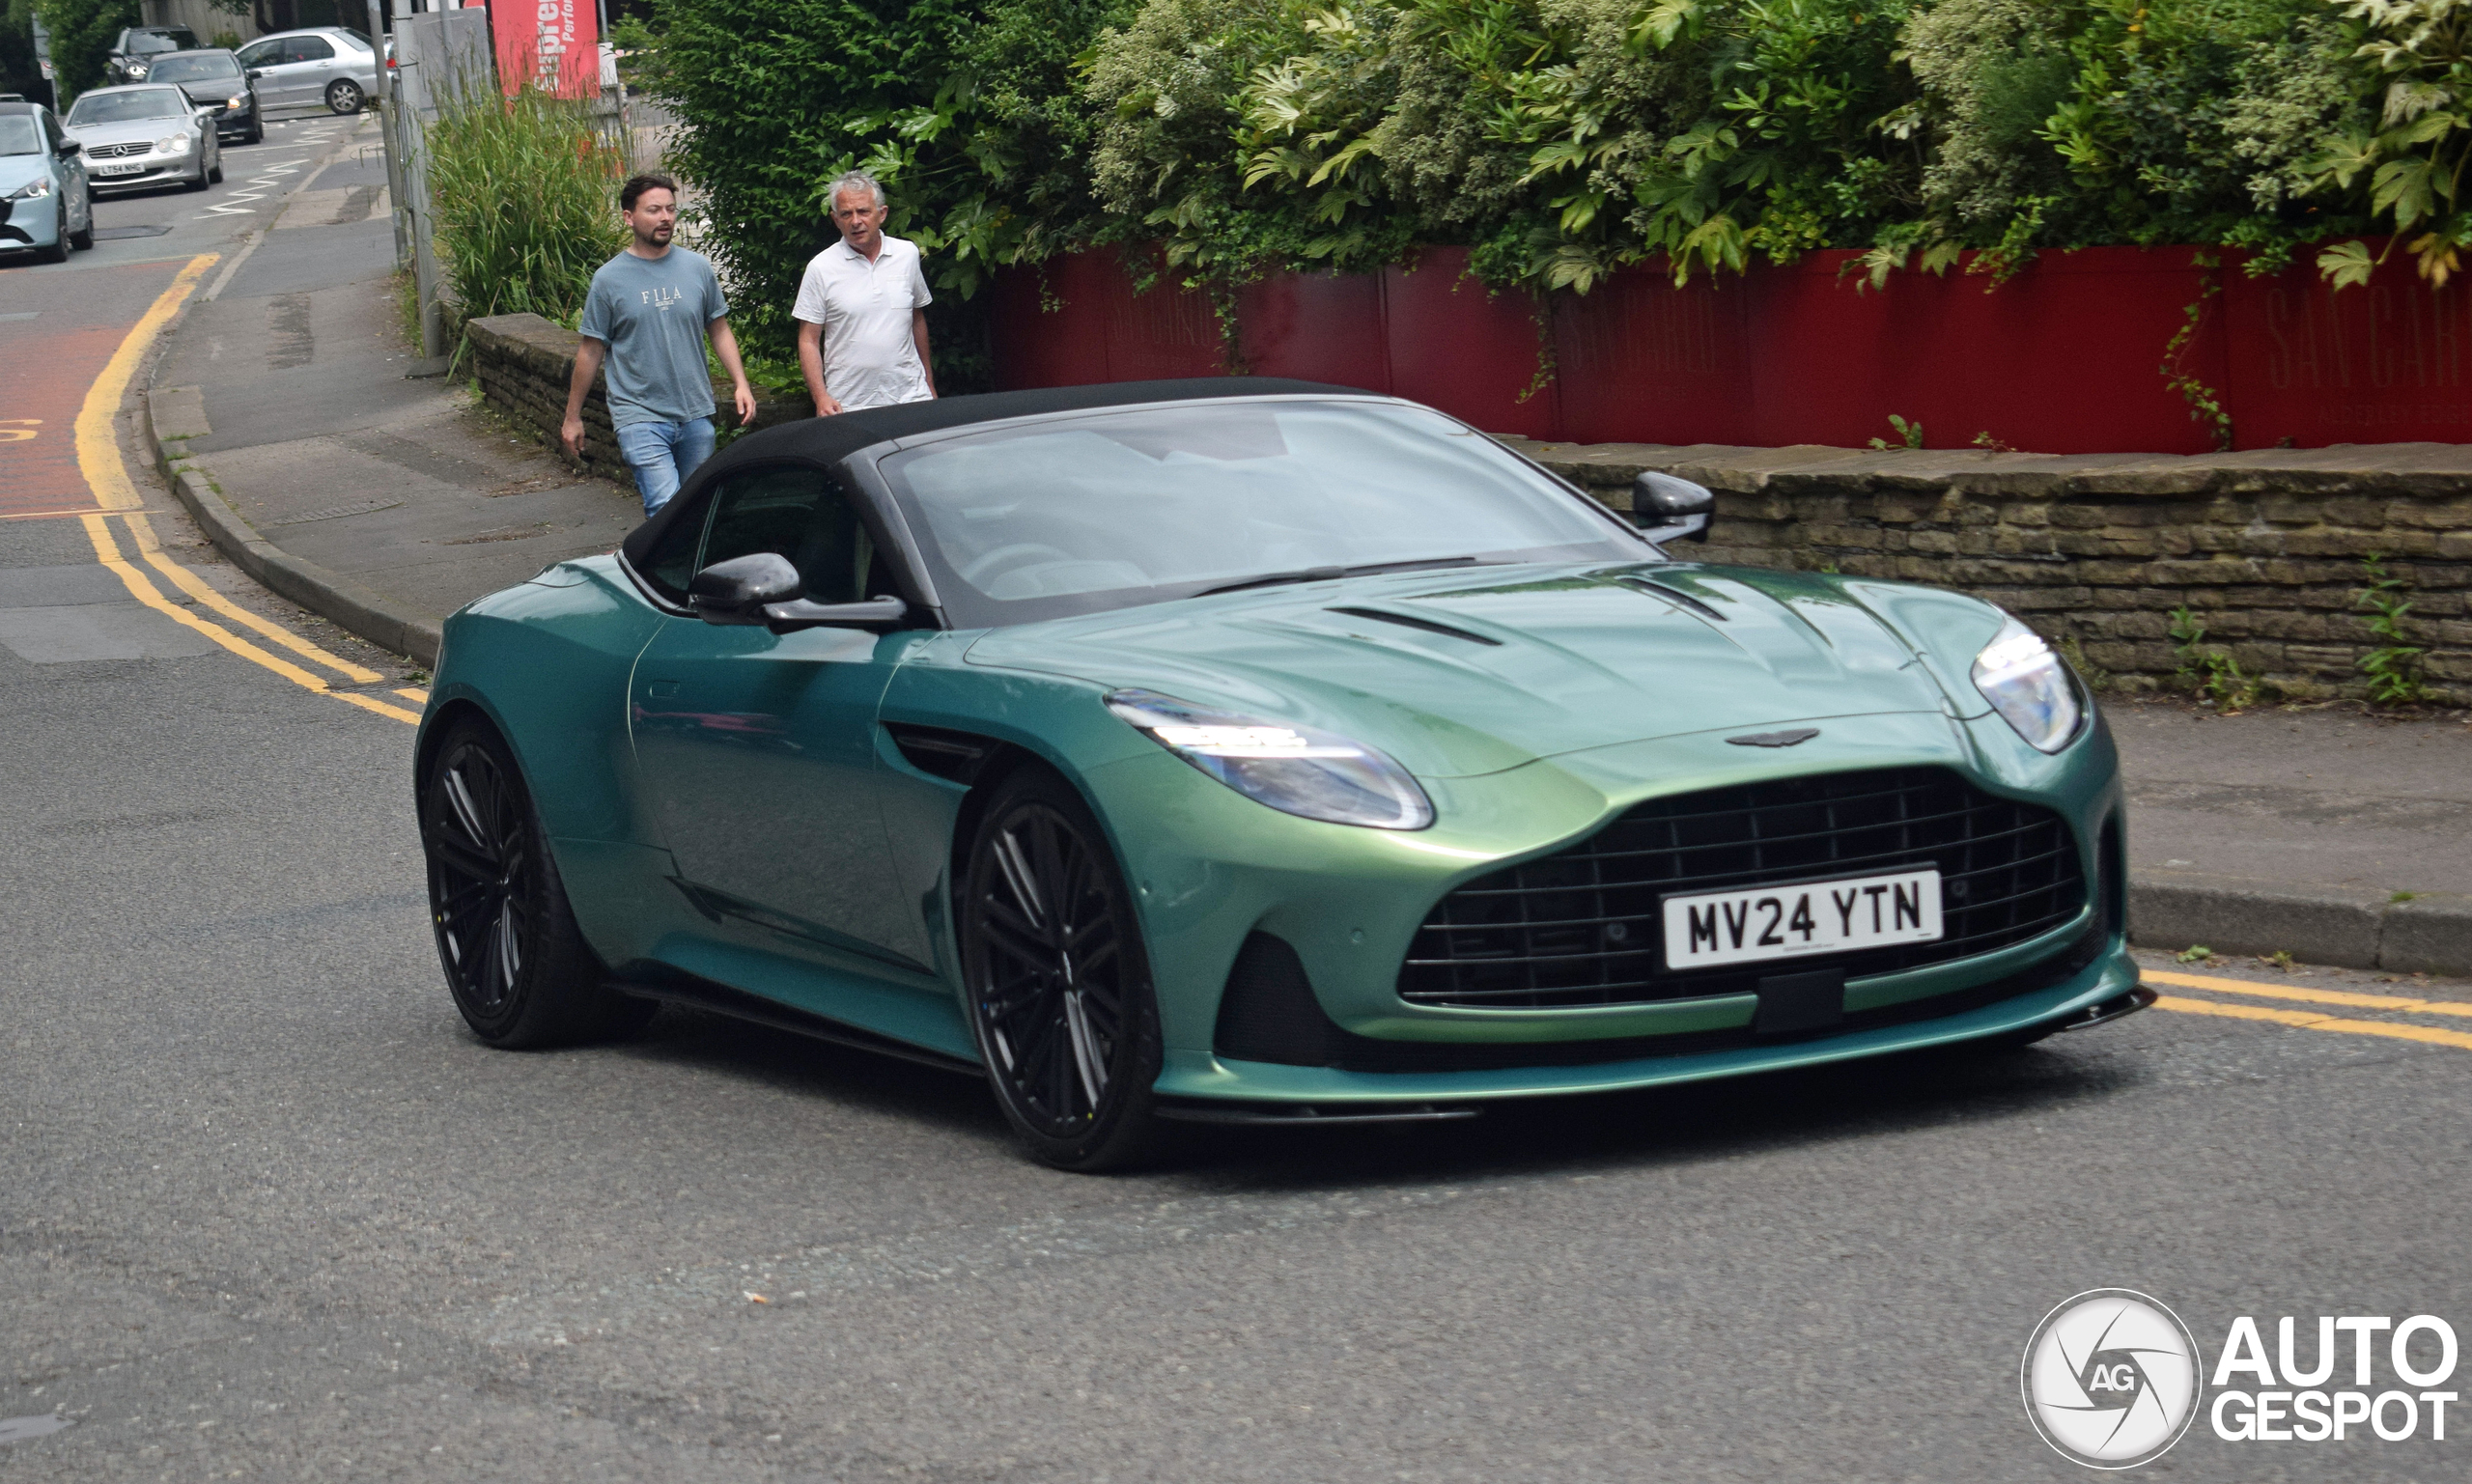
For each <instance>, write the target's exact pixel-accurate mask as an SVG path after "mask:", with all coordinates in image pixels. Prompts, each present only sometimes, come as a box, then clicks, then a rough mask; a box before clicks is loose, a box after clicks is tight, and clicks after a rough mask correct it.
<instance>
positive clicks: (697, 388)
mask: <svg viewBox="0 0 2472 1484" xmlns="http://www.w3.org/2000/svg"><path fill="white" fill-rule="evenodd" d="M618 209H619V210H620V211H622V212H623V213H625V215H626V218H627V229H628V230H629V231H630V232H632V233H633V234H634V236H635V239H634V240H633V241H632V242H630V243H628V244H627V250H626V251H625V252H622V253H620V254H619V255H618V256H617V257H615V258H612V259H610V260H609V261H608V262H606V263H604V264H603V265H602V266H601V267H600V269H599V271H597V272H595V273H594V274H593V275H592V292H591V293H590V294H586V295H585V296H584V301H583V321H582V322H581V323H580V324H578V325H577V326H576V328H577V329H578V330H579V331H580V332H581V333H582V335H583V344H582V346H580V347H579V348H577V350H576V373H575V377H574V379H573V380H572V381H571V382H570V383H569V385H568V387H567V416H566V421H565V422H564V423H563V424H562V425H561V426H560V427H559V429H558V440H559V441H560V442H562V443H564V444H565V445H566V447H567V452H568V453H569V454H571V455H574V456H575V457H576V458H578V459H580V458H582V457H583V402H584V398H586V397H587V396H590V395H591V393H592V380H593V378H594V377H596V376H598V375H600V373H601V369H602V364H603V362H604V360H605V361H606V362H607V363H608V367H609V422H610V426H612V427H613V428H615V429H617V431H618V451H619V452H620V453H622V454H624V455H626V456H627V467H628V468H630V469H632V471H633V472H634V475H635V489H636V490H637V492H639V493H641V494H642V495H643V497H644V514H645V515H647V516H649V515H651V514H652V513H653V512H655V511H657V510H659V509H660V508H661V507H662V506H663V505H666V504H668V503H669V497H670V496H671V495H673V494H676V493H677V492H678V487H679V485H680V484H681V483H682V482H683V481H684V480H686V478H687V477H688V475H690V474H692V473H694V472H695V466H696V465H697V464H700V463H702V462H704V461H705V460H707V459H709V458H711V457H712V456H713V379H712V377H711V375H710V373H708V372H707V371H706V369H705V366H704V344H705V342H706V341H708V340H709V341H711V342H712V346H713V353H714V354H715V355H716V356H717V357H719V359H720V362H721V368H722V369H723V370H725V371H727V372H728V373H729V374H730V389H731V391H732V393H733V396H734V400H735V401H736V402H737V404H738V420H739V422H740V423H741V424H742V425H744V424H745V423H750V422H753V421H754V420H755V393H753V392H752V391H749V390H748V389H747V385H746V368H745V367H744V366H742V365H740V364H739V358H738V337H737V336H735V335H732V334H731V333H730V322H729V319H728V315H729V312H730V304H729V300H728V299H726V298H724V297H722V296H721V284H720V280H719V279H717V278H715V277H714V276H713V264H712V260H711V259H709V258H706V257H705V256H704V255H703V254H702V253H699V252H694V251H691V250H689V249H688V248H684V247H673V246H671V245H670V241H669V239H670V238H671V236H672V235H673V234H675V233H676V231H677V230H678V182H675V181H673V180H671V179H670V178H669V177H667V176H665V175H639V176H636V177H634V178H632V180H630V181H628V182H627V183H626V184H625V185H624V186H622V187H620V189H619V191H618Z"/></svg>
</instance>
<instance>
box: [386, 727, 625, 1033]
mask: <svg viewBox="0 0 2472 1484" xmlns="http://www.w3.org/2000/svg"><path fill="white" fill-rule="evenodd" d="M420 805H421V848H422V850H423V852H424V853H425V854H427V855H428V857H429V900H430V922H431V925H432V927H433V928H434V930H435V933H436V937H437V957H438V962H439V964H440V965H441V966H443V967H444V968H445V970H446V984H447V988H448V989H449V990H450V991H452V992H453V994H454V995H455V1008H456V1009H458V1010H460V1011H462V1012H463V1021H464V1023H466V1024H468V1025H470V1026H471V1027H472V1033H473V1034H474V1035H476V1036H479V1037H480V1038H481V1039H482V1040H484V1041H486V1042H488V1043H489V1044H490V1045H492V1046H495V1047H503V1048H507V1049H510V1050H514V1049H521V1048H530V1047H545V1046H558V1045H563V1044H566V1043H570V1042H576V1041H585V1040H593V1039H598V1038H603V1037H610V1036H623V1035H626V1034H629V1033H631V1032H632V1031H634V1030H635V1029H636V1028H638V1027H640V1026H641V1025H642V1024H643V1023H644V1022H646V1021H647V1020H650V1019H651V1018H652V1014H653V1010H654V1006H653V1005H652V1004H651V1003H650V1002H648V1001H645V1000H640V999H635V998H633V997H632V996H629V995H625V994H618V993H616V992H615V991H612V990H610V989H608V988H607V987H606V982H605V981H606V975H607V971H606V970H605V969H604V967H603V966H602V963H601V960H600V959H599V957H597V956H596V955H595V954H594V953H593V951H592V948H591V946H590V945H589V944H587V943H586V942H585V941H584V940H583V934H582V933H581V931H579V930H578V929H577V928H576V920H575V913H574V911H573V910H571V909H570V908H569V906H568V903H567V890H566V884H565V882H562V881H560V880H559V878H558V865H557V862H556V861H555V860H553V859H551V858H550V855H549V852H548V840H547V838H546V832H545V831H544V830H543V829H542V827H541V817H540V815H539V813H538V812H537V811H535V810H534V808H533V806H532V796H531V793H530V791H528V790H527V789H525V787H524V786H523V775H522V774H521V773H520V771H518V770H517V769H516V766H515V758H514V756H513V754H512V753H511V752H509V750H508V749H507V745H506V743H505V742H504V741H503V740H501V739H500V738H499V737H498V735H497V733H496V732H495V731H493V730H492V728H491V727H489V726H488V725H487V724H486V723H484V722H481V721H479V720H467V721H463V722H461V723H458V724H457V725H455V726H454V728H453V729H452V730H450V731H449V732H448V733H447V735H446V737H445V739H444V740H443V741H442V742H439V744H438V746H437V749H436V751H435V753H433V754H432V759H431V763H430V767H429V772H428V776H426V777H425V778H423V779H422V780H421V791H420Z"/></svg>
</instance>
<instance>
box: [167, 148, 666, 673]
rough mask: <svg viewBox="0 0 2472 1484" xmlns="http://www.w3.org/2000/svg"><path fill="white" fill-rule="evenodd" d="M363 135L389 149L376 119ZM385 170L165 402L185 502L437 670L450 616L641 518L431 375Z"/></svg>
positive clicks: (262, 247) (328, 181)
mask: <svg viewBox="0 0 2472 1484" xmlns="http://www.w3.org/2000/svg"><path fill="white" fill-rule="evenodd" d="M362 131H363V132H365V133H367V134H369V136H370V139H371V140H372V141H374V140H375V138H376V133H375V125H374V123H373V124H371V125H370V126H366V127H365V128H364V129H363V130H362ZM385 187H386V172H385V167H384V163H383V161H382V159H381V158H380V157H379V155H378V154H376V152H375V151H370V152H368V153H367V154H366V157H363V155H362V154H361V153H360V152H358V151H354V150H347V151H346V152H345V153H343V154H340V155H339V156H338V157H336V158H335V159H333V160H332V161H331V162H330V163H328V164H327V165H326V166H325V167H324V168H323V170H321V171H320V172H319V173H318V175H317V176H316V177H315V178H313V179H312V180H310V181H309V182H306V184H304V186H303V187H302V188H301V190H300V192H299V193H298V194H297V195H296V196H295V197H294V198H293V200H292V201H291V203H290V204H289V205H288V206H287V207H286V209H285V210H284V212H283V214H282V216H281V217H280V218H279V219H278V220H277V222H276V224H275V226H274V227H273V229H272V230H271V231H269V232H268V233H267V234H266V236H265V237H264V238H262V239H261V240H260V241H259V242H258V243H257V244H256V245H255V247H254V248H253V249H252V250H251V251H250V253H249V256H248V257H247V258H246V259H245V261H242V262H241V263H239V266H238V268H237V270H236V271H234V272H233V273H232V274H231V276H230V277H229V279H228V280H226V281H225V282H223V283H222V284H220V285H219V286H218V287H211V290H210V292H211V293H212V295H213V296H212V297H211V299H207V298H204V297H202V298H201V301H200V302H199V303H197V304H195V305H193V306H192V307H191V308H190V310H189V311H188V313H187V314H186V315H184V316H183V320H182V322H180V323H179V324H178V325H177V326H176V327H175V328H174V330H173V331H172V333H171V334H170V335H169V336H168V337H167V338H166V344H165V347H164V349H163V352H162V354H161V355H160V357H159V358H158V360H157V361H156V364H155V367H154V376H153V378H152V382H151V386H152V390H151V391H150V392H149V394H148V404H149V412H150V419H149V421H150V423H151V425H152V434H153V436H154V438H155V439H156V440H157V442H158V446H160V447H161V449H162V452H163V455H164V458H165V462H166V463H167V464H168V465H170V466H171V470H172V472H174V473H175V474H176V475H177V474H180V473H183V472H185V474H186V475H187V477H186V478H182V479H178V480H177V482H176V491H177V492H178V493H180V494H181V496H182V499H183V503H184V504H187V505H189V506H190V507H191V509H192V512H193V513H194V514H196V515H197V517H198V518H199V519H200V521H201V522H202V523H204V524H205V525H206V526H207V527H208V529H209V532H210V534H212V535H214V536H215V538H216V543H217V545H218V546H222V547H224V549H225V550H226V551H227V553H228V554H230V555H231V556H232V557H233V558H234V560H235V561H237V562H239V564H240V565H241V566H242V567H243V568H245V569H247V570H248V571H249V572H250V573H251V574H252V575H254V576H256V577H258V578H259V580H261V581H263V582H266V583H267V585H268V586H269V587H272V588H274V589H275V590H276V591H278V592H281V593H282V594H284V596H286V597H288V598H291V599H293V600H295V602H301V603H304V604H306V605H307V606H309V607H311V608H314V609H317V610H318V611H320V612H323V613H325V614H326V615H327V616H328V617H330V618H333V619H335V620H336V621H337V622H339V623H342V624H343V625H345V627H347V628H351V629H352V630H355V631H356V632H359V633H360V634H362V636H363V637H366V638H369V639H371V640H373V641H375V642H377V643H379V644H383V645H385V646H386V647H387V648H390V649H394V650H396V651H397V652H399V653H404V654H408V655H410V656H412V658H416V659H419V660H421V661H422V662H424V663H427V662H430V661H432V660H434V659H435V656H436V626H437V622H438V620H440V619H442V618H444V617H445V616H446V615H447V614H449V613H452V612H453V611H455V609H457V608H458V607H461V606H462V605H463V603H465V602H469V601H471V600H472V599H473V598H475V597H477V596H479V595H480V594H482V593H487V592H492V591H494V590H496V589H497V588H501V587H504V586H507V585H508V584H510V583H514V582H520V581H521V580H522V579H524V578H525V577H528V576H530V575H531V574H534V573H536V572H538V571H540V570H541V569H542V568H543V567H545V566H547V565H548V564H549V563H551V562H555V561H560V560H563V559H564V558H567V557H570V556H580V555H584V554H587V553H590V552H595V551H606V550H609V549H610V548H611V547H613V546H616V545H617V544H618V542H619V540H620V539H621V538H623V537H624V536H625V535H626V533H627V532H628V531H629V530H631V529H632V528H633V526H634V524H635V523H636V521H637V520H639V519H640V518H642V507H641V505H640V504H639V503H638V502H637V500H636V496H635V495H634V493H633V491H632V490H623V489H621V488H619V487H618V486H615V485H612V484H610V483H608V482H606V481H604V480H597V479H588V478H583V477H580V476H578V475H576V474H575V473H574V472H572V471H571V470H569V469H568V468H567V467H566V466H565V465H564V464H563V463H562V462H559V461H558V460H557V459H556V458H554V457H553V456H551V455H550V454H549V453H548V452H547V451H546V450H544V449H542V448H540V447H539V446H538V445H536V444H533V443H530V442H527V441H520V440H518V439H517V438H515V437H514V436H512V435H511V434H510V433H508V432H506V431H501V430H500V429H499V428H498V427H497V426H496V424H495V423H493V422H492V420H491V419H489V418H488V417H487V416H486V415H484V414H481V413H478V412H476V411H474V410H472V408H471V403H472V398H471V396H470V395H469V393H468V391H466V390H465V389H464V387H463V383H461V382H453V381H448V380H445V379H441V378H435V377H433V378H426V379H415V378H408V377H407V372H411V371H416V370H419V369H421V363H420V361H419V358H418V352H417V350H413V349H411V348H409V347H408V346H407V343H406V340H405V336H404V333H403V330H402V328H401V319H400V312H399V310H398V308H397V304H396V297H395V287H394V281H393V277H392V269H393V266H394V239H393V228H392V225H391V223H390V221H389V219H388V216H387V207H386V198H385Z"/></svg>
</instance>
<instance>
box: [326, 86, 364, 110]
mask: <svg viewBox="0 0 2472 1484" xmlns="http://www.w3.org/2000/svg"><path fill="white" fill-rule="evenodd" d="M360 103H361V95H360V84H358V83H356V82H354V81H352V80H351V78H349V77H338V78H336V79H335V80H334V81H333V82H330V83H328V84H326V110H327V112H329V113H340V114H347V115H349V114H355V113H358V112H360Z"/></svg>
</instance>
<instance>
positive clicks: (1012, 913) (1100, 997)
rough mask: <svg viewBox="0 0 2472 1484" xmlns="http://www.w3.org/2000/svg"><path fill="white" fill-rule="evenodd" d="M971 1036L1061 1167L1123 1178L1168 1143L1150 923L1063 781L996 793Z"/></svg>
mask: <svg viewBox="0 0 2472 1484" xmlns="http://www.w3.org/2000/svg"><path fill="white" fill-rule="evenodd" d="M961 895H962V900H961V910H960V913H959V917H960V925H961V949H962V971H963V974H964V975H965V982H966V983H967V984H968V986H969V1012H970V1026H971V1030H972V1033H973V1034H974V1035H975V1036H976V1037H977V1040H978V1050H979V1055H980V1057H981V1058H982V1059H983V1060H984V1061H985V1062H986V1064H987V1078H988V1081H989V1083H990V1084H991V1085H992V1086H993V1087H994V1088H995V1090H996V1099H997V1103H998V1104H1000V1105H1001V1106H1003V1109H1004V1116H1005V1118H1006V1120H1007V1121H1008V1122H1010V1123H1011V1124H1012V1126H1013V1130H1014V1132H1015V1133H1016V1134H1019V1135H1020V1136H1021V1139H1022V1141H1023V1143H1025V1145H1027V1146H1028V1148H1029V1150H1030V1152H1031V1153H1032V1154H1033V1155H1035V1156H1036V1157H1037V1158H1038V1159H1040V1160H1042V1161H1044V1162H1047V1163H1049V1164H1052V1165H1054V1166H1055V1167H1056V1168H1058V1169H1069V1170H1082V1171H1093V1172H1095V1171H1099V1170H1109V1169H1122V1168H1125V1167H1127V1166H1129V1165H1133V1164H1137V1163H1139V1162H1142V1161H1144V1160H1146V1159H1148V1158H1150V1157H1152V1156H1153V1155H1155V1154H1156V1153H1157V1152H1158V1151H1159V1149H1160V1147H1161V1146H1162V1144H1163V1143H1164V1142H1165V1136H1164V1130H1163V1126H1162V1125H1161V1123H1160V1121H1159V1118H1158V1115H1157V1113H1156V1111H1155V1099H1154V1096H1153V1094H1152V1092H1151V1084H1152V1083H1154V1082H1156V1081H1157V1080H1158V1078H1159V1066H1160V1044H1159V1015H1158V1006H1157V1003H1156V1001H1155V1000H1154V998H1153V996H1152V992H1151V985H1150V961H1149V956H1148V954H1146V953H1145V952H1144V951H1143V948H1142V941H1141V925H1140V922H1139V921H1138V918H1137V917H1136V916H1135V913H1134V909H1133V902H1132V899H1131V898H1130V896H1129V895H1128V894H1127V893H1126V891H1125V887H1124V878H1123V876H1122V874H1121V873H1120V872H1119V871H1118V870H1117V869H1116V862H1115V856H1114V854H1113V853H1112V852H1111V851H1110V849H1109V847H1108V842H1107V836H1106V834H1105V833H1104V832H1103V831H1102V830H1101V829H1100V828H1099V822H1098V820H1097V819H1096V817H1094V816H1093V815H1092V814H1091V813H1090V810H1089V807H1088V806H1087V805H1086V804H1084V803H1082V798H1081V796H1080V795H1079V794H1076V793H1075V792H1074V791H1073V789H1072V787H1071V786H1070V785H1068V784H1067V783H1066V782H1065V781H1064V780H1063V779H1061V778H1059V777H1057V776H1056V775H1055V774H1053V773H1052V772H1049V771H1047V770H1044V769H1039V768H1028V769H1025V770H1022V771H1020V772H1017V773H1015V774H1013V775H1012V776H1011V777H1010V778H1007V779H1005V780H1004V781H1003V782H1002V783H1001V784H999V785H997V792H996V796H995V798H993V799H992V800H991V801H990V803H989V805H988V809H987V814H986V816H985V819H984V821H983V822H982V824H981V825H980V826H979V830H978V834H977V837H976V838H975V839H974V840H973V841H971V843H970V848H969V865H968V868H967V871H966V874H965V876H964V879H963V882H962V893H961Z"/></svg>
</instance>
